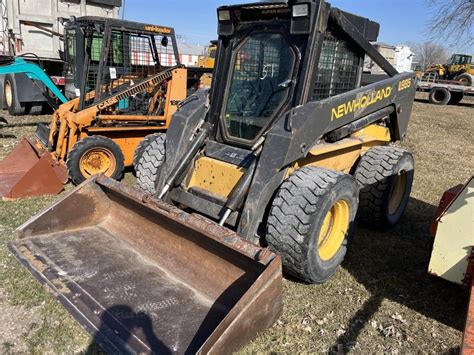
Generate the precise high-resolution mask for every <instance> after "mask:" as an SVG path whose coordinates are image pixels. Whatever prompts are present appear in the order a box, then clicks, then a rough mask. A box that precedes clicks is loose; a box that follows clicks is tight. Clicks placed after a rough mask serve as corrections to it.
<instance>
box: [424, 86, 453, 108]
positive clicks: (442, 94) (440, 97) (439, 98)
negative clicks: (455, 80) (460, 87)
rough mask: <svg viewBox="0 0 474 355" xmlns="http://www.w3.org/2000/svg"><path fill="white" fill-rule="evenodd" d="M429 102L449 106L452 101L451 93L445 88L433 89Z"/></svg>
mask: <svg viewBox="0 0 474 355" xmlns="http://www.w3.org/2000/svg"><path fill="white" fill-rule="evenodd" d="M428 100H429V101H430V102H431V103H432V104H434V105H447V104H448V102H449V100H451V93H450V92H449V90H448V89H445V88H433V89H431V91H430V94H429V96H428Z"/></svg>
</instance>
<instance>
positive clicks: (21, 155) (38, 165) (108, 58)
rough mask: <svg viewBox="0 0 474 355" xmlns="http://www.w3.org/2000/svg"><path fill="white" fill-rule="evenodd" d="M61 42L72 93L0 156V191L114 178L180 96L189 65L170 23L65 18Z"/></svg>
mask: <svg viewBox="0 0 474 355" xmlns="http://www.w3.org/2000/svg"><path fill="white" fill-rule="evenodd" d="M65 49H66V50H65V58H66V61H65V79H66V96H67V97H68V98H69V99H71V100H70V101H69V102H66V103H64V104H63V105H61V106H60V107H59V108H58V109H57V110H56V111H55V112H54V114H53V116H52V120H51V123H50V124H49V125H48V126H46V125H44V124H40V125H39V126H38V129H37V131H36V134H35V136H34V137H31V138H27V139H24V140H23V141H22V142H21V143H20V144H19V145H18V146H17V147H16V149H14V150H13V151H12V152H11V154H10V155H9V156H7V158H6V159H5V160H4V161H2V162H1V163H0V197H4V198H19V197H24V196H34V195H42V194H55V193H58V192H60V191H61V190H62V188H63V184H64V183H66V182H67V181H68V178H70V179H71V180H72V182H73V183H74V184H79V183H81V182H82V181H84V180H85V179H87V178H88V177H90V176H93V175H96V174H99V173H104V174H105V175H107V176H110V177H112V178H115V179H119V178H120V177H121V176H122V174H123V171H124V168H125V167H128V166H132V164H133V162H134V159H135V160H136V159H137V157H138V156H139V155H140V153H141V151H142V150H143V148H144V147H145V146H146V144H147V142H148V140H147V139H145V137H147V136H149V137H148V138H150V137H152V135H153V134H154V133H156V132H160V131H165V130H166V129H167V128H168V126H169V122H170V119H171V116H172V115H173V113H174V112H175V111H176V109H177V104H178V102H179V101H181V100H183V99H185V98H186V95H187V84H188V70H187V69H185V68H183V67H182V66H181V65H180V62H179V54H178V50H177V43H176V38H175V33H174V30H173V29H172V28H170V27H164V26H156V25H148V24H141V23H135V22H129V21H122V20H116V19H105V18H99V17H81V18H78V19H75V18H71V19H70V20H69V21H67V22H66V23H65ZM191 84H192V83H191Z"/></svg>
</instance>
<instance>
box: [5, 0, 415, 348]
mask: <svg viewBox="0 0 474 355" xmlns="http://www.w3.org/2000/svg"><path fill="white" fill-rule="evenodd" d="M218 21H219V24H218V32H219V39H218V53H217V57H216V70H215V75H214V76H213V81H212V89H211V91H210V92H209V91H205V90H200V91H197V92H196V93H195V94H193V95H191V96H190V97H188V98H187V99H186V100H185V101H183V102H182V104H181V105H180V108H179V110H178V111H177V112H176V113H175V114H174V115H173V120H172V122H171V124H170V127H169V129H168V131H167V133H166V136H165V135H164V134H161V135H158V136H156V137H155V138H154V139H153V140H152V141H151V142H150V143H149V144H148V146H147V147H146V148H145V149H144V151H143V154H142V156H141V158H140V159H139V162H138V165H137V170H138V171H137V179H138V185H139V187H140V189H141V190H142V191H140V190H138V189H132V188H130V187H128V186H126V185H125V184H121V183H118V182H115V181H113V180H111V179H109V178H107V177H104V176H100V177H95V178H93V179H91V180H88V181H87V182H85V183H84V184H82V185H81V186H79V187H78V188H77V189H76V190H74V191H72V192H71V193H70V194H69V195H68V196H66V197H65V198H63V199H62V200H60V201H59V202H57V203H56V204H55V205H53V206H51V207H50V208H48V209H47V210H46V211H44V212H42V213H41V214H40V215H38V216H36V217H34V218H33V219H32V220H30V221H29V222H27V223H26V224H25V225H24V226H22V227H21V228H20V229H19V230H18V232H19V234H18V240H17V241H16V242H14V243H13V244H12V245H11V248H12V250H13V252H14V253H15V255H17V257H18V258H19V259H20V260H21V261H22V262H23V263H24V265H26V266H27V267H28V268H29V269H30V270H31V271H32V272H33V274H34V275H36V276H37V278H38V280H40V281H41V282H44V283H47V284H48V285H49V286H50V287H52V288H53V289H54V291H55V294H56V295H58V298H59V299H60V300H61V301H62V302H63V303H64V304H65V305H66V307H67V308H68V309H69V310H70V311H71V313H73V314H74V315H75V316H76V318H77V319H78V320H79V321H80V322H81V323H83V324H86V323H87V324H88V325H90V324H93V325H94V327H95V328H94V329H96V330H97V329H98V331H96V333H95V334H97V333H98V334H99V335H100V336H97V337H96V339H98V341H99V342H100V344H101V345H102V346H104V347H105V348H106V349H111V351H121V350H122V349H127V346H132V347H133V349H134V351H137V352H143V351H149V350H150V349H151V350H152V351H153V350H154V351H156V352H163V349H167V350H169V351H170V352H177V353H191V352H200V353H207V352H211V353H222V352H226V353H227V352H231V351H232V350H233V349H235V348H238V347H239V346H241V345H243V344H245V342H246V341H248V340H249V339H251V338H252V337H253V336H254V335H255V334H256V333H257V332H259V331H262V330H264V329H265V328H266V327H268V326H269V325H271V324H272V323H273V322H274V321H275V320H276V319H277V318H278V316H279V315H280V313H281V309H282V299H281V297H282V295H281V287H282V286H281V283H282V273H281V263H282V264H283V270H284V271H286V272H287V273H288V274H291V275H293V276H296V277H297V278H299V279H301V280H304V281H305V282H308V283H322V282H324V281H326V280H327V279H328V278H329V277H331V276H332V275H333V274H334V273H335V272H336V270H337V268H338V266H339V265H340V264H341V262H342V261H343V259H344V256H345V254H346V251H347V248H348V245H349V244H348V243H349V241H350V239H351V237H352V236H353V235H354V230H355V227H356V215H357V214H358V212H359V215H360V220H361V222H363V223H366V224H368V225H369V226H371V227H373V228H388V227H391V226H394V225H395V224H396V223H398V221H399V220H400V218H401V216H402V214H403V212H404V210H405V208H406V205H407V202H408V198H409V195H410V190H411V186H412V181H413V172H414V167H413V158H412V155H411V154H410V153H409V152H408V151H406V150H404V149H402V148H399V147H397V146H395V145H393V144H392V143H394V142H396V141H399V140H401V139H402V138H403V137H404V136H405V134H406V131H407V126H408V120H409V117H410V113H411V109H412V104H413V100H414V96H415V85H414V78H415V76H414V74H412V73H405V74H398V73H397V72H396V70H395V69H394V68H393V67H392V66H391V65H390V64H389V63H388V62H387V61H386V60H385V59H384V58H383V57H382V56H381V55H380V54H379V53H378V52H377V50H376V49H375V48H374V47H373V46H371V45H370V43H369V41H376V40H377V36H378V31H379V26H378V24H377V23H374V22H371V21H369V20H368V19H365V18H362V17H359V16H355V15H352V14H349V13H345V12H343V11H341V10H339V9H336V8H331V6H330V5H329V4H328V3H326V2H325V1H319V0H313V1H305V2H301V1H297V0H294V1H291V0H290V1H288V2H285V3H282V2H275V3H271V2H265V3H253V4H243V5H235V6H225V7H221V8H219V9H218ZM365 55H368V56H370V57H371V58H372V59H373V60H374V62H375V63H376V64H378V65H379V66H380V67H381V68H384V69H385V71H386V72H387V74H388V75H389V78H388V79H385V80H383V81H380V82H376V83H374V84H371V85H368V86H364V87H361V84H360V80H361V75H362V70H363V62H364V56H365ZM78 206H80V208H78ZM73 211H74V212H73ZM66 255H67V256H66ZM46 270H47V271H46ZM75 295H78V296H77V297H76V296H75ZM117 307H122V308H120V309H117ZM124 307H126V308H125V309H124ZM137 314H140V315H141V316H140V317H139V316H137ZM145 316H146V317H145ZM147 317H148V318H147ZM139 324H142V325H143V324H149V327H151V328H152V330H153V332H154V333H153V334H155V335H156V337H157V338H158V340H159V341H158V342H156V341H155V342H154V343H153V342H150V338H149V336H148V335H149V333H147V332H146V331H142V330H141V329H142V328H141V327H139ZM86 328H87V327H86ZM90 328H91V327H89V328H88V329H90ZM124 334H126V337H125V335H124ZM127 334H128V335H127ZM129 334H133V337H130V336H129ZM124 337H125V338H124ZM132 338H133V339H132ZM124 339H130V340H127V341H124ZM152 340H153V339H152ZM155 340H156V339H155ZM125 342H126V344H125ZM111 344H114V346H115V348H114V347H111ZM117 349H118V350H117Z"/></svg>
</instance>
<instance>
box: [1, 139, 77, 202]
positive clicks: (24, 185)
mask: <svg viewBox="0 0 474 355" xmlns="http://www.w3.org/2000/svg"><path fill="white" fill-rule="evenodd" d="M67 180H68V174H67V170H66V168H65V167H64V166H63V165H62V164H60V163H58V162H56V161H55V160H53V158H52V157H51V155H50V154H49V152H48V151H47V150H46V149H44V148H42V146H41V145H40V143H38V142H37V141H36V140H35V139H34V138H25V139H23V140H22V141H21V142H20V143H19V144H18V145H17V146H16V147H15V149H13V151H12V152H11V153H10V154H9V155H8V156H7V157H6V158H5V159H4V160H3V161H2V162H0V197H1V198H3V199H16V198H22V197H28V196H41V195H55V194H58V193H59V192H61V191H62V189H63V185H64V184H65V183H66V182H67Z"/></svg>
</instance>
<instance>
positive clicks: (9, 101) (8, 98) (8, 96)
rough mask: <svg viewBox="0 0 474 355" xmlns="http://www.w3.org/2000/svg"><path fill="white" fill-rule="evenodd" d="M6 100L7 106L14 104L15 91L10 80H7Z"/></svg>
mask: <svg viewBox="0 0 474 355" xmlns="http://www.w3.org/2000/svg"><path fill="white" fill-rule="evenodd" d="M5 102H6V104H7V107H11V106H12V102H13V93H12V85H11V84H10V82H9V81H7V82H5Z"/></svg>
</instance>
